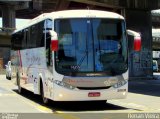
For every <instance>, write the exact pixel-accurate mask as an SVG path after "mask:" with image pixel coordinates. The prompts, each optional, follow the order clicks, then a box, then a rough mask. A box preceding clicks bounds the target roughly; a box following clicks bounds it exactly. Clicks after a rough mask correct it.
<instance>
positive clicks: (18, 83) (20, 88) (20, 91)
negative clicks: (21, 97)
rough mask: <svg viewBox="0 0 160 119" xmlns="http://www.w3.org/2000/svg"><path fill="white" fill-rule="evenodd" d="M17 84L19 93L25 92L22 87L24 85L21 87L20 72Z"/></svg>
mask: <svg viewBox="0 0 160 119" xmlns="http://www.w3.org/2000/svg"><path fill="white" fill-rule="evenodd" d="M16 77H17V86H18V93H19V94H22V92H23V89H22V87H21V85H20V77H19V75H18V73H17V76H16Z"/></svg>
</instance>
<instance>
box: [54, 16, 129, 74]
mask: <svg viewBox="0 0 160 119" xmlns="http://www.w3.org/2000/svg"><path fill="white" fill-rule="evenodd" d="M55 31H56V32H57V34H58V40H59V49H58V51H57V52H56V53H55V65H56V66H55V69H56V71H57V72H58V73H60V74H63V75H68V76H86V75H87V74H89V73H92V74H93V73H95V74H96V73H97V74H98V76H115V75H120V74H122V73H124V72H126V71H127V67H128V65H127V41H126V32H125V23H124V21H123V20H120V19H104V18H88V19H87V18H73V19H57V20H55Z"/></svg>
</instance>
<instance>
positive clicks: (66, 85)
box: [54, 80, 76, 90]
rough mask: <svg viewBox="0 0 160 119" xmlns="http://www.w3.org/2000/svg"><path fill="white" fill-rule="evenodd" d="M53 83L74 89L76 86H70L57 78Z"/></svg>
mask: <svg viewBox="0 0 160 119" xmlns="http://www.w3.org/2000/svg"><path fill="white" fill-rule="evenodd" d="M54 83H55V84H57V85H59V86H62V87H65V88H68V89H72V90H73V89H75V88H76V87H75V86H71V85H69V84H67V83H65V82H63V81H58V80H55V81H54Z"/></svg>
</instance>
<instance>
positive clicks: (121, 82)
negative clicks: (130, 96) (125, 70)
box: [113, 80, 127, 88]
mask: <svg viewBox="0 0 160 119" xmlns="http://www.w3.org/2000/svg"><path fill="white" fill-rule="evenodd" d="M126 83H127V81H126V80H119V81H118V83H116V84H115V85H113V87H114V88H119V87H121V86H124V85H125V84H126Z"/></svg>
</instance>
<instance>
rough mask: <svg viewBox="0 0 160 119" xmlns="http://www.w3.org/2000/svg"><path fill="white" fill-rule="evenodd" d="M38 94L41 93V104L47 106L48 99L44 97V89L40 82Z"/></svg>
mask: <svg viewBox="0 0 160 119" xmlns="http://www.w3.org/2000/svg"><path fill="white" fill-rule="evenodd" d="M40 93H41V97H42V101H43V103H44V104H48V98H46V97H45V96H44V88H43V83H42V81H41V83H40Z"/></svg>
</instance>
